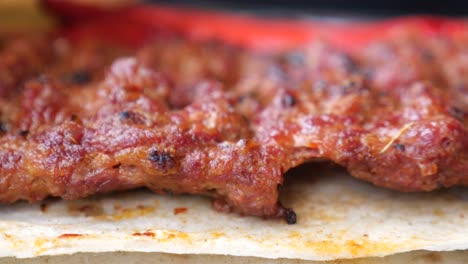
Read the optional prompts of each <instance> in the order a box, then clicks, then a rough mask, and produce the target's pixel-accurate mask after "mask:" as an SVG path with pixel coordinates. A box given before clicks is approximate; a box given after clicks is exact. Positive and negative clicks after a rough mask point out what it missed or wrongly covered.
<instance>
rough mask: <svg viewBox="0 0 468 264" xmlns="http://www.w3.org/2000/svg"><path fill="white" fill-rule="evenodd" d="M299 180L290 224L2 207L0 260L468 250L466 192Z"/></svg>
mask: <svg viewBox="0 0 468 264" xmlns="http://www.w3.org/2000/svg"><path fill="white" fill-rule="evenodd" d="M297 174H299V175H302V176H301V177H295V178H293V179H289V180H288V181H289V183H287V184H286V186H285V190H284V193H283V194H282V197H281V200H282V201H283V203H284V204H285V205H286V206H288V207H293V208H294V209H295V211H296V212H297V214H298V222H297V224H295V225H287V224H286V223H285V222H283V221H282V220H271V219H270V220H265V219H260V218H256V217H245V216H239V215H237V214H224V213H220V212H216V211H214V210H213V209H212V208H211V206H210V201H209V199H207V198H204V197H195V196H172V197H171V196H160V195H156V194H153V193H151V192H148V191H143V190H140V191H133V192H125V193H121V194H114V195H105V196H100V197H94V198H91V199H86V200H81V201H69V202H65V201H61V200H49V201H46V202H45V203H43V204H34V205H30V204H26V203H17V204H14V205H11V206H2V207H1V208H0V219H1V220H0V234H1V235H0V257H10V256H12V257H17V258H30V257H37V256H46V255H60V254H72V253H77V252H95V253H96V252H116V251H127V252H163V253H174V254H215V255H216V254H220V255H231V256H251V257H260V258H274V259H276V258H290V259H303V260H316V261H317V260H334V259H346V258H364V257H375V256H378V257H381V256H387V255H391V254H396V253H401V252H407V251H414V250H431V251H451V250H457V249H467V248H468V200H466V199H467V197H468V195H466V194H467V193H466V189H461V188H457V189H449V190H443V191H437V192H431V193H419V194H414V193H413V194H404V193H398V192H393V191H389V190H385V189H381V188H377V187H374V186H371V185H369V184H367V183H364V182H361V181H359V180H356V179H354V178H352V177H350V176H349V175H346V173H345V172H342V171H337V170H328V171H318V170H314V168H311V169H309V170H305V171H302V172H299V173H297ZM185 209H186V211H184V210H185ZM176 213H177V214H176Z"/></svg>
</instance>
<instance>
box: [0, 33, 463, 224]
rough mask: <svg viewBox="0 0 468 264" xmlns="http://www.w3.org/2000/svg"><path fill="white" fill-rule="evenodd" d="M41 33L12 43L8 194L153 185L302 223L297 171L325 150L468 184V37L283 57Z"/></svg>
mask: <svg viewBox="0 0 468 264" xmlns="http://www.w3.org/2000/svg"><path fill="white" fill-rule="evenodd" d="M15 41H17V40H15ZM40 43H41V42H39V44H35V42H33V41H29V42H28V41H26V44H24V48H22V49H13V48H11V47H10V48H9V45H5V46H4V48H3V51H2V52H1V54H0V67H1V68H2V69H3V70H2V72H3V73H4V74H3V75H1V76H0V84H1V86H0V91H1V94H2V95H3V97H2V104H1V108H0V109H1V113H2V124H1V129H2V133H3V135H2V137H1V138H0V201H1V202H4V203H9V202H14V201H17V200H28V201H31V202H34V201H38V200H41V199H44V198H45V197H47V196H58V197H62V198H64V199H78V198H82V197H86V196H89V195H92V194H96V193H105V192H111V191H116V190H126V189H132V188H137V187H142V186H145V187H148V188H149V189H151V190H153V191H155V192H158V193H171V194H172V193H190V194H203V195H208V196H211V197H213V198H214V206H215V208H217V209H219V210H224V211H226V210H227V211H229V210H234V211H236V212H239V213H243V214H248V215H257V216H265V217H284V218H285V219H286V220H287V221H288V222H289V223H293V222H295V219H296V217H295V215H294V212H293V211H292V210H290V209H285V208H283V207H282V206H281V205H280V204H279V202H278V195H279V189H280V188H278V187H280V186H281V185H282V184H283V174H284V173H285V172H286V171H287V170H289V169H290V168H293V167H295V166H298V165H299V164H301V163H304V162H306V161H316V160H324V159H326V160H331V161H333V162H335V163H337V164H339V165H341V166H344V167H346V168H347V169H348V171H349V172H350V174H351V175H353V176H355V177H358V178H361V179H364V180H366V181H369V182H372V183H374V184H376V185H378V186H383V187H387V188H392V189H396V190H401V191H430V190H433V189H437V188H440V187H449V186H453V185H468V132H467V114H466V111H467V110H468V103H467V96H468V93H467V88H466V87H468V86H467V85H468V79H467V77H466V76H467V75H466V74H464V72H466V70H467V69H468V68H467V67H468V66H467V65H468V60H466V58H468V50H467V48H466V47H467V45H466V41H461V40H457V41H455V40H448V39H437V38H434V39H431V40H430V41H428V40H424V41H423V40H421V39H419V38H418V37H417V36H414V35H410V36H401V37H399V38H395V39H393V40H389V41H387V42H385V43H378V44H375V45H373V46H371V47H370V48H369V49H366V50H364V51H362V52H361V53H359V54H344V53H343V52H340V51H338V50H335V49H333V48H332V47H330V46H327V45H326V44H323V43H314V44H312V45H309V46H308V47H306V48H304V49H303V50H299V51H294V52H289V53H286V54H276V55H268V56H266V55H260V54H254V53H250V52H247V51H244V50H239V49H236V48H232V47H225V46H223V45H220V44H212V43H211V44H206V43H205V44H201V45H199V44H194V43H189V42H184V41H180V40H178V41H177V40H164V41H156V42H155V43H154V44H151V45H148V46H147V47H144V48H142V49H140V50H137V51H128V50H123V49H116V48H108V47H106V46H104V47H102V45H100V44H96V43H94V44H89V43H88V44H83V45H81V44H80V45H78V46H75V47H70V46H69V44H67V43H66V42H64V41H63V40H57V41H55V42H54V43H53V45H44V44H43V43H42V44H40ZM24 50H26V52H25V51H24ZM109 50H112V52H110V51H109ZM104 51H105V52H104ZM38 54H43V55H41V56H38ZM128 54H132V55H133V57H122V56H126V55H128ZM10 57H13V58H14V59H13V61H18V63H12V62H11V60H12V59H11V58H10ZM18 65H19V66H18ZM38 73H41V74H42V75H41V76H40V77H37V76H38ZM44 74H45V75H44ZM27 80H29V81H27Z"/></svg>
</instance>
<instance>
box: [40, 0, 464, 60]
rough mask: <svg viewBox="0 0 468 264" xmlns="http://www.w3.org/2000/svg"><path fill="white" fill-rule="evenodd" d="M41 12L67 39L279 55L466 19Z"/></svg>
mask: <svg viewBox="0 0 468 264" xmlns="http://www.w3.org/2000/svg"><path fill="white" fill-rule="evenodd" d="M44 3H45V5H46V7H47V8H48V9H49V10H53V11H54V13H56V14H60V17H62V18H65V19H64V20H65V21H66V22H67V24H66V25H67V26H66V27H65V31H64V32H65V34H66V35H67V36H69V37H71V38H78V39H79V38H85V37H93V38H96V37H98V38H99V37H100V38H104V39H109V40H113V41H118V42H122V43H126V44H130V45H140V44H142V43H144V42H145V41H147V40H148V39H150V38H152V37H154V36H158V35H161V34H166V35H167V34H171V33H173V34H178V35H181V36H183V37H186V38H189V39H194V40H212V39H217V40H220V41H223V42H226V43H229V44H234V45H240V46H244V47H247V48H251V49H257V50H262V51H279V50H285V49H291V48H294V47H297V46H301V45H304V44H305V43H307V42H309V41H311V40H313V39H323V40H326V41H328V42H330V43H332V44H334V45H336V46H338V47H341V48H343V49H347V50H354V49H359V48H362V47H363V46H365V45H366V44H368V43H369V42H371V41H375V40H378V39H382V38H385V37H387V36H389V35H390V34H393V33H394V32H396V31H399V30H402V29H408V28H410V29H411V30H415V31H418V32H421V33H422V34H426V35H433V34H442V35H446V36H449V37H458V36H462V35H467V33H468V23H467V20H462V19H452V18H450V19H449V18H442V17H404V18H397V19H391V20H386V21H380V22H352V23H350V22H337V23H330V22H322V21H319V20H315V21H314V20H286V19H267V18H258V17H254V16H247V15H239V14H231V13H226V12H214V11H201V10H194V9H180V8H171V7H164V6H155V5H145V6H143V5H137V6H132V7H128V8H125V9H121V10H117V11H109V10H100V9H97V8H95V9H93V8H91V7H84V6H81V7H79V6H77V5H74V4H70V3H69V2H66V1H61V0H45V1H44Z"/></svg>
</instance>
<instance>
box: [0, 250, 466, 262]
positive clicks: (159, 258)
mask: <svg viewBox="0 0 468 264" xmlns="http://www.w3.org/2000/svg"><path fill="white" fill-rule="evenodd" d="M467 262H468V251H450V252H428V251H416V252H409V253H401V254H396V255H391V256H387V257H382V258H379V257H374V258H359V259H346V260H332V261H326V262H322V261H313V260H298V259H277V260H271V259H265V258H255V257H234V256H222V255H180V254H179V255H175V254H167V253H137V252H113V253H78V254H73V255H60V256H44V257H38V258H28V259H20V260H18V259H15V258H3V259H0V263H2V264H10V263H14V264H63V263H67V264H81V263H99V264H128V263H158V264H186V263H191V264H208V263H216V264H220V263H229V264H270V263H275V264H401V263H411V264H428V263H429V264H441V263H443V264H456V263H467Z"/></svg>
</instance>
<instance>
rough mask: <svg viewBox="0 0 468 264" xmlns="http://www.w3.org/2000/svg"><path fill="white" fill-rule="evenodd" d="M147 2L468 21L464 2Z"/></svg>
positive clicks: (267, 12)
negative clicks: (446, 17) (431, 17)
mask: <svg viewBox="0 0 468 264" xmlns="http://www.w3.org/2000/svg"><path fill="white" fill-rule="evenodd" d="M147 2H154V3H165V4H171V5H182V6H189V7H199V8H204V9H226V10H235V11H240V12H242V11H245V12H255V13H258V14H260V15H262V14H263V15H267V16H268V15H276V14H282V15H285V16H307V15H312V16H317V15H318V16H321V15H350V16H355V15H357V16H369V17H385V16H396V15H421V14H425V15H428V14H430V15H444V16H465V17H468V0H465V1H455V0H443V1H431V0H426V1H423V0H407V1H401V0H398V1H384V0H309V1H305V0H289V1H285V0H270V1H266V0H250V1H247V0H236V1H228V0H195V1H193V0H192V1H189V0H171V1H164V0H159V1H158V0H153V1H147Z"/></svg>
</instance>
